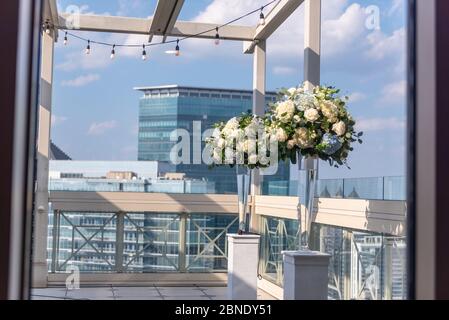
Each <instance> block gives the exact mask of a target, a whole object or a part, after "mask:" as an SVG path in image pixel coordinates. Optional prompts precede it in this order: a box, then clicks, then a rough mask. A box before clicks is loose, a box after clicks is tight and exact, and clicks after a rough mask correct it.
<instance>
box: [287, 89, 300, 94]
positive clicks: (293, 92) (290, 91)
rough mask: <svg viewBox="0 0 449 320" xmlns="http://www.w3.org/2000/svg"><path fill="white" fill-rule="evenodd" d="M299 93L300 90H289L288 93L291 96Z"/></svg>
mask: <svg viewBox="0 0 449 320" xmlns="http://www.w3.org/2000/svg"><path fill="white" fill-rule="evenodd" d="M297 91H298V89H296V88H290V89H288V93H290V95H291V96H293V95H295V94H296V92H297Z"/></svg>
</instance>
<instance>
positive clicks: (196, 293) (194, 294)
mask: <svg viewBox="0 0 449 320" xmlns="http://www.w3.org/2000/svg"><path fill="white" fill-rule="evenodd" d="M226 290H227V288H226V287H157V286H151V287H118V286H105V287H81V288H80V289H79V290H67V289H66V288H64V287H55V288H47V289H33V290H32V292H31V299H32V300H227V295H226ZM257 299H258V300H276V299H275V298H274V297H272V296H271V295H269V294H268V293H266V292H265V291H262V290H259V292H258V293H257Z"/></svg>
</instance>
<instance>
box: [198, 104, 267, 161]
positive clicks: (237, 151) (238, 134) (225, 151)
mask: <svg viewBox="0 0 449 320" xmlns="http://www.w3.org/2000/svg"><path fill="white" fill-rule="evenodd" d="M214 128H215V130H214V133H213V135H212V136H211V137H209V138H207V139H206V145H207V147H208V148H209V149H210V153H211V157H212V167H213V166H221V165H227V166H230V167H234V166H236V165H239V166H242V167H246V168H248V169H257V168H266V167H268V166H269V159H268V157H267V151H266V150H267V147H266V137H267V136H266V131H265V129H266V127H265V121H264V119H263V118H261V117H258V116H255V115H252V114H251V113H250V112H248V113H244V114H242V115H241V116H239V117H234V118H232V119H230V120H229V121H228V122H219V123H216V124H215V125H214Z"/></svg>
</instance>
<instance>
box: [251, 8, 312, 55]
mask: <svg viewBox="0 0 449 320" xmlns="http://www.w3.org/2000/svg"><path fill="white" fill-rule="evenodd" d="M303 2H304V0H281V1H279V2H278V3H277V4H276V5H275V6H274V7H273V8H272V9H271V11H270V12H269V13H268V14H266V15H265V24H264V25H259V26H257V28H256V33H255V35H254V38H253V39H252V41H251V42H249V43H244V47H243V50H244V53H254V48H255V46H256V45H257V41H261V40H267V39H268V38H269V37H270V36H271V35H272V34H273V33H274V32H275V31H276V30H277V29H278V28H279V27H280V26H281V25H282V24H283V23H284V22H285V21H286V20H287V19H288V18H289V17H290V16H291V15H292V13H293V12H295V10H296V9H298V7H299V6H300V5H301V4H302V3H303Z"/></svg>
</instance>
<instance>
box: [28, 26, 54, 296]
mask: <svg viewBox="0 0 449 320" xmlns="http://www.w3.org/2000/svg"><path fill="white" fill-rule="evenodd" d="M53 37H54V34H53V32H52V33H51V34H47V33H45V32H43V33H42V58H41V59H42V62H41V83H40V101H39V114H38V138H37V171H36V179H37V184H36V194H35V212H34V233H33V246H34V250H33V265H32V269H33V274H32V286H33V287H34V288H43V287H46V286H47V230H48V200H49V199H48V167H49V154H50V127H51V105H52V84H53V54H54V41H53Z"/></svg>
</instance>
